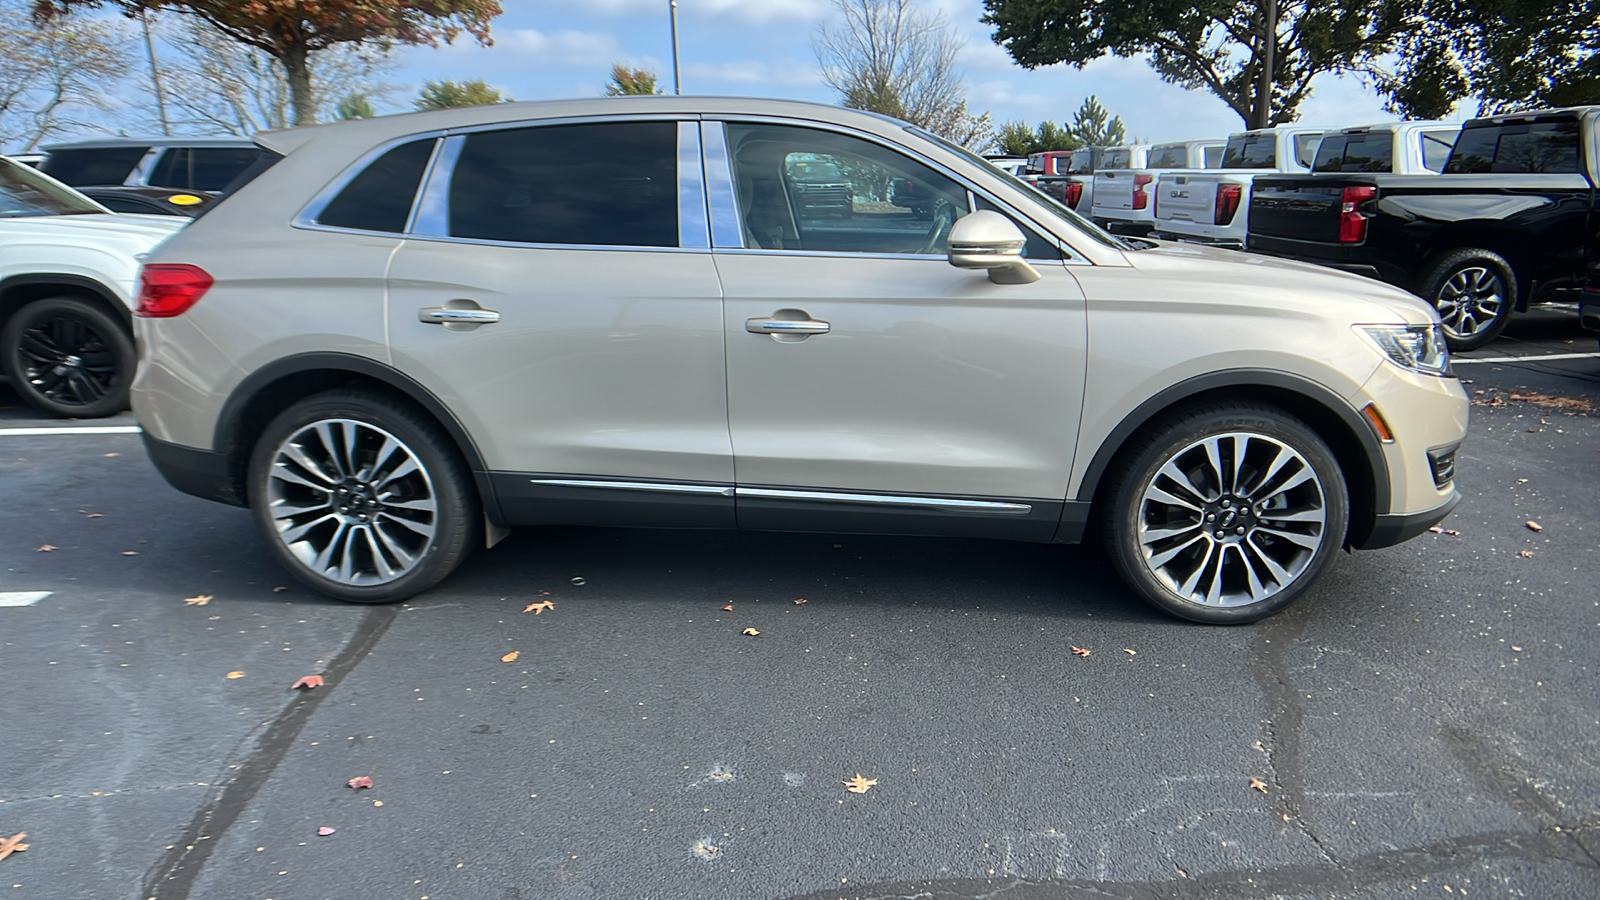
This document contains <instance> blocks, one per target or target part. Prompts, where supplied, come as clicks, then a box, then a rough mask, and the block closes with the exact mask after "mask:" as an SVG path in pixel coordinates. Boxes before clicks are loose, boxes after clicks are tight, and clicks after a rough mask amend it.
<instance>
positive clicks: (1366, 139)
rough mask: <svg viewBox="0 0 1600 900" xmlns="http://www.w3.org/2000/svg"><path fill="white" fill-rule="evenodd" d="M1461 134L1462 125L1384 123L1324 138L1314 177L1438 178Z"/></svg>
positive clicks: (1319, 150) (1335, 132)
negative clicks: (1388, 175) (1385, 175)
mask: <svg viewBox="0 0 1600 900" xmlns="http://www.w3.org/2000/svg"><path fill="white" fill-rule="evenodd" d="M1460 134H1461V123H1460V122H1438V121H1417V122H1384V123H1382V124H1380V125H1362V126H1359V127H1356V128H1342V129H1340V130H1338V131H1330V132H1328V133H1327V134H1324V135H1323V136H1322V142H1321V143H1320V144H1318V145H1317V157H1316V159H1315V161H1313V163H1312V165H1311V171H1312V173H1314V174H1315V173H1321V172H1391V173H1393V174H1395V175H1437V174H1439V173H1440V172H1442V171H1444V164H1445V161H1446V160H1448V159H1449V158H1450V151H1451V149H1453V148H1454V147H1455V145H1456V137H1457V136H1459V135H1460Z"/></svg>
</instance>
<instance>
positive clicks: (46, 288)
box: [0, 272, 133, 334]
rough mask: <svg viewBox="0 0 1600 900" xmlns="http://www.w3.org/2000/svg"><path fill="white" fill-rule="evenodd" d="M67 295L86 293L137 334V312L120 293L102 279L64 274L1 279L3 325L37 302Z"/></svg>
mask: <svg viewBox="0 0 1600 900" xmlns="http://www.w3.org/2000/svg"><path fill="white" fill-rule="evenodd" d="M27 288H33V289H34V290H26V289H27ZM63 294H82V295H85V296H87V297H89V298H90V299H92V300H95V301H98V302H99V303H101V304H102V305H104V306H105V307H106V309H108V310H110V311H112V313H113V314H114V315H115V316H116V317H117V320H118V321H120V322H121V323H122V324H123V326H124V327H126V328H127V329H128V333H129V334H132V333H133V310H132V309H130V308H129V307H128V304H127V302H126V301H124V300H123V299H122V298H121V297H120V296H118V295H117V292H116V291H114V290H112V289H111V288H110V287H108V286H107V285H106V284H105V282H103V281H100V280H98V279H95V278H90V277H89V276H87V275H74V274H67V273H64V272H27V273H23V274H20V275H12V276H10V277H8V278H5V279H3V280H0V323H3V322H4V321H5V320H6V319H8V318H10V317H11V314H12V313H15V312H16V311H17V310H19V309H21V308H22V307H23V306H26V305H27V304H29V303H31V302H33V301H34V300H42V299H44V298H46V297H57V296H62V295H63Z"/></svg>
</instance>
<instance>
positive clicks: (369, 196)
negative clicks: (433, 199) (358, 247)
mask: <svg viewBox="0 0 1600 900" xmlns="http://www.w3.org/2000/svg"><path fill="white" fill-rule="evenodd" d="M433 143H434V141H433V138H425V139H423V140H420V141H412V142H411V143H409V144H401V145H400V146H398V147H396V148H394V149H393V150H390V151H389V152H387V153H385V154H383V155H382V156H380V157H378V158H377V159H376V160H374V161H373V162H372V164H371V165H369V166H367V167H366V168H365V169H362V170H361V174H359V175H357V176H356V177H355V178H353V179H351V180H350V183H349V184H347V185H345V187H344V190H342V191H340V192H339V194H338V196H336V197H334V198H333V201H332V202H330V203H329V204H328V205H327V206H326V207H324V208H323V210H322V213H321V214H320V215H318V216H317V222H318V223H319V224H322V225H332V226H334V227H337V228H358V229H361V230H362V231H390V232H401V231H405V230H406V220H407V219H408V218H410V216H411V203H412V200H413V199H415V198H416V195H417V187H418V185H420V184H421V183H422V172H423V170H424V169H426V168H427V167H428V159H429V158H430V157H432V156H433Z"/></svg>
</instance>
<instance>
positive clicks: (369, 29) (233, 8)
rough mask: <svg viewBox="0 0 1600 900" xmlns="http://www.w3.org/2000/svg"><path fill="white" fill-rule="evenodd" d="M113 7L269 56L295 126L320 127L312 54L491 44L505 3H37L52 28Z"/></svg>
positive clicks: (300, 0) (469, 0) (327, 0)
mask: <svg viewBox="0 0 1600 900" xmlns="http://www.w3.org/2000/svg"><path fill="white" fill-rule="evenodd" d="M105 6H110V7H114V8H118V9H121V10H123V11H124V12H126V13H128V14H129V15H138V14H139V13H141V12H151V11H158V10H172V11H176V12H180V13H184V14H186V15H192V16H197V17H199V18H201V19H203V20H205V21H206V22H207V23H209V24H210V25H211V26H212V27H213V28H215V29H217V30H218V31H220V32H221V33H223V34H225V35H227V36H228V37H229V38H231V39H233V40H235V41H238V42H239V43H241V44H244V45H246V46H249V47H254V48H255V49H257V50H260V51H262V52H263V53H266V54H267V55H268V56H271V57H272V58H273V59H275V60H277V61H278V62H279V64H281V65H282V66H283V70H284V75H285V76H286V77H287V79H288V81H289V94H290V99H291V104H292V106H293V108H294V124H296V125H310V124H313V123H315V122H316V98H315V95H314V91H313V88H312V82H311V68H310V65H309V62H310V58H311V54H312V53H314V52H316V51H318V50H325V49H327V48H329V47H333V46H336V45H340V44H361V43H378V44H396V43H398V44H426V45H428V46H438V44H439V43H440V42H441V41H443V42H445V43H449V42H450V41H453V40H455V38H456V37H458V36H460V35H461V34H462V33H467V34H470V35H471V36H472V37H474V38H476V39H477V41H478V42H479V43H481V44H484V45H488V44H489V43H490V38H489V23H490V21H491V20H492V19H494V17H495V16H498V15H499V14H500V12H501V8H500V4H499V2H498V0H35V2H34V16H35V19H36V20H38V21H41V22H48V21H50V20H52V19H54V18H56V17H58V16H60V15H62V14H65V13H69V12H71V11H73V10H75V9H80V8H85V7H87V8H95V7H105Z"/></svg>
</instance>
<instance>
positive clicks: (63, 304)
mask: <svg viewBox="0 0 1600 900" xmlns="http://www.w3.org/2000/svg"><path fill="white" fill-rule="evenodd" d="M0 364H3V365H4V368H5V371H6V374H8V375H10V376H11V383H12V385H13V386H14V387H15V388H16V391H17V394H18V395H20V396H21V397H22V399H23V400H25V401H27V402H28V403H29V404H30V405H32V406H35V407H37V408H39V409H41V410H43V411H45V412H47V413H49V414H51V415H53V416H63V417H67V418H75V419H98V418H100V417H102V416H110V415H115V414H117V413H119V412H122V411H123V410H125V409H127V408H128V388H129V386H131V385H132V383H133V374H134V370H135V368H136V367H137V366H138V364H139V355H138V351H137V350H135V349H134V346H133V337H132V336H131V335H129V333H128V328H127V326H126V325H124V324H123V323H122V322H120V321H118V320H117V319H116V318H114V317H113V316H112V315H111V314H110V313H108V312H106V311H105V310H104V309H102V308H101V307H99V306H98V305H96V304H94V303H93V302H90V301H88V300H84V299H81V298H78V297H51V298H48V299H45V300H35V301H33V302H32V303H29V304H28V305H27V306H24V307H22V308H21V309H19V310H17V311H16V312H15V313H12V315H11V319H10V321H8V322H6V327H5V331H4V332H3V333H0Z"/></svg>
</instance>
